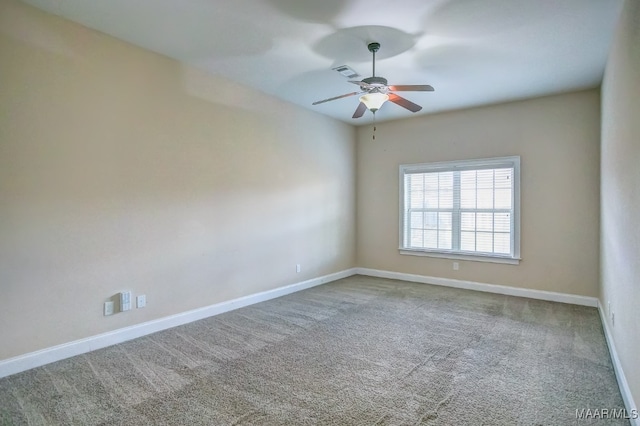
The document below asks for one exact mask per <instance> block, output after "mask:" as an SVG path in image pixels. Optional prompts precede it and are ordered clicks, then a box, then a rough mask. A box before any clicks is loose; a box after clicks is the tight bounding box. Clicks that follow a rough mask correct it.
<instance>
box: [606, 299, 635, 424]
mask: <svg viewBox="0 0 640 426" xmlns="http://www.w3.org/2000/svg"><path fill="white" fill-rule="evenodd" d="M598 312H599V313H600V321H601V322H602V329H603V330H604V337H605V339H606V341H607V346H608V347H609V354H611V362H612V363H613V370H614V371H615V373H616V378H617V379H618V387H619V388H620V393H621V394H622V400H623V401H624V405H625V407H626V408H627V413H629V415H631V414H632V413H640V412H639V411H638V406H637V405H636V403H635V402H634V400H633V396H632V395H631V389H629V383H628V382H627V378H626V377H625V375H624V370H623V369H622V364H620V358H618V351H617V350H616V345H615V343H614V342H613V335H612V334H611V330H610V329H609V323H608V322H607V315H606V313H605V312H604V307H603V306H602V303H600V300H598ZM629 421H630V423H631V425H632V426H640V417H638V418H635V419H629Z"/></svg>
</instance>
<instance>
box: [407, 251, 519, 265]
mask: <svg viewBox="0 0 640 426" xmlns="http://www.w3.org/2000/svg"><path fill="white" fill-rule="evenodd" d="M399 250H400V254H406V255H409V256H427V257H438V258H441V259H456V260H470V261H472V262H489V263H506V264H509V265H519V264H520V260H521V259H520V258H514V257H499V256H482V255H473V254H459V253H447V252H440V251H426V250H410V249H405V248H401V249H399Z"/></svg>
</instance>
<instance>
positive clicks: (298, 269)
mask: <svg viewBox="0 0 640 426" xmlns="http://www.w3.org/2000/svg"><path fill="white" fill-rule="evenodd" d="M301 270H302V268H301V267H300V264H299V263H298V264H296V273H300V271H301Z"/></svg>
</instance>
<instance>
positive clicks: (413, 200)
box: [400, 157, 520, 263]
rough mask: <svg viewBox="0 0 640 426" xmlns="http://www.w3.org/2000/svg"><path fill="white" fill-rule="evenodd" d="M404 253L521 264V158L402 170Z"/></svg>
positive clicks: (401, 239) (432, 164) (401, 248)
mask: <svg viewBox="0 0 640 426" xmlns="http://www.w3.org/2000/svg"><path fill="white" fill-rule="evenodd" d="M400 209H401V212H400V234H401V235H400V252H401V253H402V254H417V255H424V256H436V257H450V258H458V259H469V260H480V261H483V260H484V261H489V262H504V263H518V262H519V258H520V235H519V234H520V212H519V210H520V157H504V158H491V159H482V160H466V161H452V162H444V163H428V164H408V165H402V166H400Z"/></svg>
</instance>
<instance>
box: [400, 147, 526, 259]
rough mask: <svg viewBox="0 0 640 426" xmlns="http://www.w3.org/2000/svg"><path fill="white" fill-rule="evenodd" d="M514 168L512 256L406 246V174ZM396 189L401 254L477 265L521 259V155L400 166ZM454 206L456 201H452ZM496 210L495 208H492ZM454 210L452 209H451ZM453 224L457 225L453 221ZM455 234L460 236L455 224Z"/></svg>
mask: <svg viewBox="0 0 640 426" xmlns="http://www.w3.org/2000/svg"><path fill="white" fill-rule="evenodd" d="M505 167H509V168H513V191H512V206H513V213H512V214H513V224H512V230H511V244H512V246H513V254H496V253H482V252H469V251H462V250H453V249H452V250H446V249H430V248H410V247H405V246H404V243H405V232H406V229H405V221H406V220H407V216H406V215H407V212H406V211H405V203H406V200H405V176H406V174H407V173H433V172H447V171H463V170H482V169H496V168H505ZM399 187H400V203H399V207H400V208H399V237H400V238H399V247H398V250H399V252H400V254H403V255H412V256H428V257H436V258H446V259H458V260H471V261H478V262H492V263H508V264H516V265H517V264H519V263H520V260H521V257H520V156H510V157H495V158H480V159H471V160H456V161H440V162H433V163H419V164H401V165H400V167H399ZM454 203H455V200H454ZM494 210H495V209H494ZM454 211H455V209H454ZM453 222H456V220H455V219H453ZM455 231H456V229H455V225H454V229H453V230H452V238H454V239H455V238H459V236H456V235H453V234H454V233H455ZM457 233H458V234H459V233H460V226H459V224H458V227H457Z"/></svg>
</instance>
